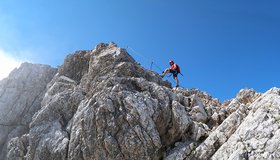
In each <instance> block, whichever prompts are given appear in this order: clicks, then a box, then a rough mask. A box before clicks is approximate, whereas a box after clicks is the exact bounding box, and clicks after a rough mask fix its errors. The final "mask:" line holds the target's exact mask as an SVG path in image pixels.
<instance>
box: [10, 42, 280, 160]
mask: <svg viewBox="0 0 280 160" xmlns="http://www.w3.org/2000/svg"><path fill="white" fill-rule="evenodd" d="M279 90H280V89H277V88H273V89H271V90H270V91H268V92H267V93H265V94H260V93H257V92H255V91H254V90H252V89H243V90H241V91H240V92H239V93H238V95H237V97H236V98H234V99H232V100H230V101H227V102H225V103H223V104H222V103H220V102H219V101H218V99H216V98H213V97H211V96H210V95H208V94H207V93H206V92H201V91H199V90H197V89H182V88H178V89H176V90H174V89H172V88H171V84H170V83H169V82H167V81H163V80H162V78H161V77H160V76H159V74H157V73H155V72H153V71H150V70H147V69H145V68H143V67H142V66H140V65H139V64H138V63H137V62H136V61H135V60H134V59H133V58H132V57H131V56H130V55H129V54H128V53H127V51H126V50H125V49H121V48H118V47H117V46H116V44H114V43H110V44H103V43H101V44H99V45H97V46H96V48H95V49H94V50H89V51H77V52H75V53H74V54H71V55H69V56H67V57H66V59H65V61H64V64H63V65H62V66H61V67H59V68H58V70H57V74H56V75H55V76H54V77H53V79H52V80H51V81H50V82H49V83H48V85H47V90H45V91H43V94H44V98H43V99H41V106H40V107H39V110H37V111H36V113H34V114H33V115H30V117H32V120H31V122H29V128H28V132H24V133H22V134H18V135H17V136H13V137H12V139H11V140H10V141H9V144H8V152H7V159H30V160H31V159H36V160H37V159H38V160H44V159H46V160H47V159H57V160H58V159H59V160H61V159H62V160H63V159H114V160H115V159H170V160H171V159H242V158H243V159H250V158H251V159H262V158H267V159H277V158H279V153H280V151H279V150H278V144H279V143H278V141H279V134H278V132H279V131H278V128H279V127H278V126H279V125H278V124H279V123H278V121H279V119H280V118H279V117H280V116H279V112H278V110H279V93H280V92H279ZM264 128H265V129H264ZM272 146H273V147H272Z"/></svg>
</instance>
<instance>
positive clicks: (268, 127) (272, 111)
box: [212, 88, 280, 160]
mask: <svg viewBox="0 0 280 160" xmlns="http://www.w3.org/2000/svg"><path fill="white" fill-rule="evenodd" d="M249 108H250V109H251V111H250V112H249V115H248V116H247V117H246V118H245V119H244V121H243V122H242V124H241V125H240V126H239V128H238V129H237V130H236V131H235V133H234V134H232V135H231V137H230V138H229V139H228V141H227V142H226V143H224V144H223V145H222V146H221V147H220V148H219V150H218V151H217V152H216V153H215V154H214V156H213V157H212V159H217V160H218V159H280V144H279V140H280V121H279V120H280V89H277V88H273V89H271V90H269V91H268V92H266V93H265V94H264V95H262V96H261V97H259V98H258V99H257V100H256V101H255V102H253V103H252V104H251V105H250V107H249Z"/></svg>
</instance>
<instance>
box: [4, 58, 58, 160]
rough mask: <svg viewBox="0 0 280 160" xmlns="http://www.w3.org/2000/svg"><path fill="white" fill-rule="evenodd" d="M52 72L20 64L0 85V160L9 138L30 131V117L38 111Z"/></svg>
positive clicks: (42, 67)
mask: <svg viewBox="0 0 280 160" xmlns="http://www.w3.org/2000/svg"><path fill="white" fill-rule="evenodd" d="M55 73H56V69H54V68H51V67H50V66H47V65H35V64H29V63H23V64H22V65H21V66H20V67H19V68H18V69H15V70H13V71H12V72H11V73H10V75H9V77H8V78H5V79H3V80H2V81H1V82H0V159H5V157H6V154H7V152H6V151H7V143H8V141H9V140H10V139H12V138H14V137H20V136H22V135H23V134H27V133H28V132H29V123H30V122H31V119H32V116H33V115H34V114H35V113H36V112H37V111H38V110H39V109H40V108H41V101H42V99H43V97H44V95H45V93H46V90H47V88H46V86H47V84H48V83H49V82H50V81H51V80H52V78H53V76H54V74H55Z"/></svg>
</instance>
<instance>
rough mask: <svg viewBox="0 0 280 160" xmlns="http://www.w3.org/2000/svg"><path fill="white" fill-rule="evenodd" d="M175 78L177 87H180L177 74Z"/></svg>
mask: <svg viewBox="0 0 280 160" xmlns="http://www.w3.org/2000/svg"><path fill="white" fill-rule="evenodd" d="M174 79H175V80H176V87H179V79H178V77H177V76H176V77H174Z"/></svg>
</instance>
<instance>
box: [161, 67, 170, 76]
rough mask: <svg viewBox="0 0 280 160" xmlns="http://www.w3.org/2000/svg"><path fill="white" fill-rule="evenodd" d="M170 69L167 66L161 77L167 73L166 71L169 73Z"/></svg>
mask: <svg viewBox="0 0 280 160" xmlns="http://www.w3.org/2000/svg"><path fill="white" fill-rule="evenodd" d="M169 72H170V69H168V68H166V69H165V71H164V72H163V73H162V75H161V77H164V76H165V75H166V73H169Z"/></svg>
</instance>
